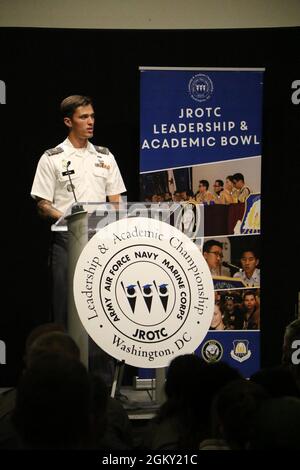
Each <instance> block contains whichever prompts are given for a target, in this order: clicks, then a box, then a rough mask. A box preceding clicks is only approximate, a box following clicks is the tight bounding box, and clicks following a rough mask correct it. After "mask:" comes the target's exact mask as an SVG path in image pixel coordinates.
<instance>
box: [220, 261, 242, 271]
mask: <svg viewBox="0 0 300 470" xmlns="http://www.w3.org/2000/svg"><path fill="white" fill-rule="evenodd" d="M222 265H223V266H224V267H225V268H233V269H236V270H237V271H242V269H241V268H239V267H238V266H235V264H231V263H227V261H223V262H222Z"/></svg>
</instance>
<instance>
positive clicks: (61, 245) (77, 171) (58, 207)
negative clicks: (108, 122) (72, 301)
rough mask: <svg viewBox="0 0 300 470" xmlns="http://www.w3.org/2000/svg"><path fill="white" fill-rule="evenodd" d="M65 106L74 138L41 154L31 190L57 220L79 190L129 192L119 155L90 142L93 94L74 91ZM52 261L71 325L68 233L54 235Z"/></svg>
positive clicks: (100, 197) (100, 198)
mask: <svg viewBox="0 0 300 470" xmlns="http://www.w3.org/2000/svg"><path fill="white" fill-rule="evenodd" d="M60 107H61V112H62V116H63V120H64V123H65V125H66V126H67V128H68V137H67V138H66V139H65V140H64V141H63V142H62V143H61V144H59V145H58V146H56V147H55V148H52V149H50V150H46V151H45V153H44V154H43V155H42V156H41V158H40V160H39V162H38V166H37V170H36V173H35V177H34V181H33V185H32V189H31V196H32V197H33V198H34V199H35V200H36V201H37V208H38V212H39V214H40V215H41V216H42V217H45V218H49V219H52V220H53V221H56V220H57V219H59V218H60V217H61V216H62V215H63V214H64V213H65V211H66V210H67V209H68V208H69V207H70V206H71V205H72V203H73V202H74V195H73V190H74V192H75V194H76V198H77V200H78V201H86V202H89V201H90V202H105V201H106V197H108V199H109V201H110V202H118V201H120V198H121V196H120V194H121V193H123V192H125V191H126V188H125V185H124V182H123V179H122V176H121V174H120V171H119V168H118V165H117V163H116V161H115V158H114V156H113V155H112V154H111V153H110V151H109V150H108V149H107V148H105V147H98V146H96V145H93V144H91V143H90V142H89V139H90V138H92V137H93V133H94V124H95V115H94V109H93V104H92V101H91V99H90V98H89V97H86V96H80V95H72V96H69V97H67V98H65V99H64V100H63V101H62V103H61V106H60ZM69 175H70V176H71V181H72V183H70V179H69ZM51 261H52V263H51V265H52V266H51V267H52V269H51V271H52V310H53V320H54V321H55V322H57V323H62V324H63V325H66V322H67V234H65V233H55V234H54V237H53V242H52V247H51Z"/></svg>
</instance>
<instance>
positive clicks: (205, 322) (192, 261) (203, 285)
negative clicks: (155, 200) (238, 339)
mask: <svg viewBox="0 0 300 470" xmlns="http://www.w3.org/2000/svg"><path fill="white" fill-rule="evenodd" d="M74 298H75V304H76V308H77V311H78V314H79V317H80V319H81V321H82V323H83V326H84V327H85V329H86V331H87V332H88V334H89V335H90V336H91V338H92V339H93V340H94V341H95V342H96V343H97V344H98V346H100V347H101V348H102V349H103V350H104V351H106V352H107V353H108V354H110V355H111V356H113V357H115V358H116V359H118V360H120V361H122V360H124V361H125V362H126V363H127V364H130V365H133V366H136V367H153V368H157V367H165V366H167V365H168V364H169V363H170V361H171V360H172V359H173V357H175V356H177V355H179V354H186V353H192V352H194V351H195V350H196V349H197V347H198V346H199V344H200V343H201V341H202V340H203V338H204V337H205V335H206V333H207V331H208V329H209V326H210V323H211V319H212V315H213V310H214V289H213V282H212V277H211V274H210V271H209V269H208V266H207V263H206V261H205V260H204V258H203V256H202V254H201V252H200V251H199V249H198V248H197V246H196V245H195V244H194V243H193V242H192V241H191V240H190V239H189V238H188V237H187V236H186V235H184V234H183V233H182V232H181V231H179V230H178V229H176V228H174V227H172V226H171V225H169V224H167V223H165V222H160V221H158V220H154V219H151V218H144V217H131V218H127V219H122V220H119V221H117V222H113V223H111V224H110V225H108V226H106V227H104V228H102V229H101V230H99V231H98V232H97V234H96V235H95V236H94V237H93V238H92V239H91V240H90V241H89V242H88V244H87V245H86V246H85V248H84V249H83V251H82V253H81V255H80V257H79V259H78V262H77V265H76V270H75V275H74Z"/></svg>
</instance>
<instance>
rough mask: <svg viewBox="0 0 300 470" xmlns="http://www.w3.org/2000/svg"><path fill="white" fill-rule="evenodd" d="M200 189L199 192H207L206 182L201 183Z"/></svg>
mask: <svg viewBox="0 0 300 470" xmlns="http://www.w3.org/2000/svg"><path fill="white" fill-rule="evenodd" d="M198 189H199V193H205V191H206V186H204V184H202V183H200V184H199V188H198Z"/></svg>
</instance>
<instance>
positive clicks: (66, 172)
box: [62, 170, 75, 176]
mask: <svg viewBox="0 0 300 470" xmlns="http://www.w3.org/2000/svg"><path fill="white" fill-rule="evenodd" d="M74 173H75V171H74V170H67V171H63V172H62V175H63V176H68V175H74Z"/></svg>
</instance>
